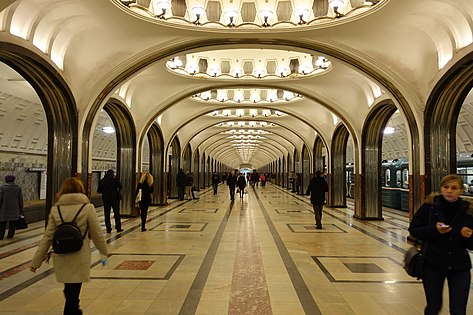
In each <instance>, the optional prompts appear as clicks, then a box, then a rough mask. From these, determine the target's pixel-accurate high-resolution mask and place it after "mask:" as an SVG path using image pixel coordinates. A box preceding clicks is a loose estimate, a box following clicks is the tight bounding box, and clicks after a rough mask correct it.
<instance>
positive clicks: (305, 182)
mask: <svg viewBox="0 0 473 315" xmlns="http://www.w3.org/2000/svg"><path fill="white" fill-rule="evenodd" d="M311 177H312V173H311V172H310V154H309V150H308V149H307V146H306V145H305V144H304V146H303V147H302V185H301V191H300V193H301V194H302V195H303V194H305V192H306V191H307V187H309V182H310V179H311Z"/></svg>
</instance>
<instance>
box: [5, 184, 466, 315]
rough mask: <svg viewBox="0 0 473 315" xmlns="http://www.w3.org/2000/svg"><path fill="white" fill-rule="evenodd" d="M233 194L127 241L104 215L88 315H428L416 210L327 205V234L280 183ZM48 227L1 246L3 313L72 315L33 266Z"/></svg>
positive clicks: (86, 298) (130, 225)
mask: <svg viewBox="0 0 473 315" xmlns="http://www.w3.org/2000/svg"><path fill="white" fill-rule="evenodd" d="M235 197H236V198H235V200H234V201H230V198H229V193H228V188H227V187H226V186H224V185H220V186H219V189H218V193H217V194H216V195H214V194H213V191H212V190H211V189H205V190H201V192H200V199H198V200H189V201H178V200H171V202H170V204H169V205H168V206H162V207H151V208H150V212H149V214H148V222H147V226H146V227H147V231H146V232H141V229H140V219H139V218H125V219H123V220H122V226H123V228H124V231H123V232H121V233H116V232H115V231H113V232H112V233H111V234H105V226H104V225H103V215H102V212H103V209H102V208H98V209H97V211H98V212H99V216H100V220H101V223H102V225H103V230H104V235H105V238H106V240H107V243H108V245H109V248H110V252H111V256H110V258H109V264H108V265H106V266H102V265H101V264H100V262H99V261H100V258H101V257H100V255H99V253H98V251H97V250H95V249H94V248H93V249H92V266H91V278H92V279H91V281H90V282H87V283H84V284H83V286H82V291H81V302H80V304H81V308H82V310H83V312H84V314H93V315H102V314H103V315H105V314H127V315H135V314H136V315H139V314H166V315H168V314H169V315H171V314H179V315H190V314H201V315H223V314H231V315H243V314H248V315H266V314H267V315H271V314H273V315H302V314H306V315H309V314H310V315H317V314H324V315H325V314H333V315H355V314H356V315H372V314H376V315H382V314H392V315H399V314H402V315H416V314H423V308H424V305H425V298H424V293H423V289H422V284H421V282H420V281H417V280H415V279H413V278H411V277H409V276H408V275H407V274H406V273H405V271H404V270H403V268H402V260H403V257H404V253H405V251H406V250H407V249H408V248H409V246H410V245H409V244H408V243H407V242H406V237H407V236H408V232H407V227H408V216H407V213H405V212H401V211H396V210H385V211H384V213H383V217H384V221H360V220H357V219H354V218H353V209H352V208H350V207H348V208H327V207H325V208H324V214H323V218H322V221H323V229H322V230H317V229H315V226H314V215H313V211H312V206H311V205H310V201H309V197H306V196H298V195H294V194H293V193H291V192H289V191H288V190H285V189H283V188H281V187H278V186H274V185H271V184H269V185H267V186H266V187H264V188H262V187H254V188H249V189H248V193H247V194H245V195H244V197H243V198H239V196H238V195H236V196H235ZM112 223H113V218H112ZM43 230H44V222H36V223H34V224H30V226H29V228H28V229H27V230H22V231H17V234H16V235H15V237H14V238H13V239H12V240H3V241H0V315H6V314H62V309H63V305H64V297H63V292H62V290H63V285H62V284H60V283H57V282H56V279H55V276H54V269H53V266H51V265H48V264H43V266H42V267H41V268H40V269H38V271H37V272H36V273H35V274H33V273H31V272H30V271H29V269H28V265H29V261H30V260H31V258H32V257H33V254H34V252H35V250H36V247H37V244H38V242H39V240H40V239H41V236H42V233H43ZM446 287H447V286H446ZM446 290H447V288H445V293H444V309H443V310H442V313H441V314H448V310H447V309H445V306H448V298H447V291H446ZM468 309H469V311H470V312H473V301H472V299H470V303H469V308H468ZM470 314H473V313H470Z"/></svg>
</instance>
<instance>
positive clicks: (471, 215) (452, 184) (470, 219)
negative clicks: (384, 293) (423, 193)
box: [409, 174, 473, 315]
mask: <svg viewBox="0 0 473 315" xmlns="http://www.w3.org/2000/svg"><path fill="white" fill-rule="evenodd" d="M462 193H463V180H462V179H461V177H460V176H458V175H453V174H452V175H447V176H445V177H444V178H442V180H441V181H440V194H432V195H430V196H429V197H428V198H427V199H426V201H425V203H424V204H422V205H421V206H420V208H419V209H418V210H417V212H415V215H414V218H413V219H412V222H411V224H410V226H409V232H410V233H411V235H412V236H414V237H415V238H416V239H418V240H421V241H422V242H423V246H425V248H424V249H423V250H424V251H425V254H424V257H425V258H424V270H423V278H422V283H423V285H424V292H425V298H426V300H427V306H426V307H425V309H424V314H426V315H431V314H432V315H433V314H439V313H440V310H441V308H442V296H443V287H444V283H445V279H447V281H448V293H449V308H450V314H463V315H464V314H467V311H466V307H467V303H468V295H469V292H470V284H471V274H470V269H471V260H470V255H469V254H468V251H467V250H468V249H469V250H472V249H473V237H471V236H472V234H473V204H472V203H471V202H470V201H467V200H465V199H462V198H460V195H461V194H462ZM468 314H471V311H470V312H468Z"/></svg>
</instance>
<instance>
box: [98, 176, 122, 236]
mask: <svg viewBox="0 0 473 315" xmlns="http://www.w3.org/2000/svg"><path fill="white" fill-rule="evenodd" d="M121 189H122V184H121V183H120V181H119V180H118V179H117V178H116V177H115V172H114V171H113V170H108V171H107V173H106V174H105V176H104V178H102V179H101V180H100V183H99V187H98V189H97V192H98V193H99V194H102V201H103V213H104V217H105V227H106V229H107V233H112V224H111V222H110V212H111V210H112V209H113V217H114V218H115V229H116V230H117V232H122V231H123V229H122V223H121V218H120V199H121V197H120V196H121V193H120V190H121Z"/></svg>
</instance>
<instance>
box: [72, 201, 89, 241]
mask: <svg viewBox="0 0 473 315" xmlns="http://www.w3.org/2000/svg"><path fill="white" fill-rule="evenodd" d="M86 205H87V204H86V203H84V204H83V205H82V207H80V209H79V211H77V213H76V215H75V216H74V219H72V222H74V221H75V220H76V219H77V216H78V215H79V213H80V212H81V211H82V209H84V207H85V206H86ZM88 230H89V225H87V228H86V229H85V233H84V235H83V236H82V239H85V236H86V235H87V231H88Z"/></svg>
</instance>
